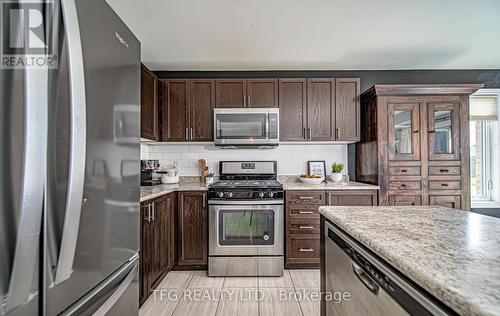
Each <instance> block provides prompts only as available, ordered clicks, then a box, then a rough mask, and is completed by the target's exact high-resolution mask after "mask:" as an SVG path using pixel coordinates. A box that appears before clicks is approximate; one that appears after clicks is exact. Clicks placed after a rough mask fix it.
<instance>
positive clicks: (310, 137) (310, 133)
mask: <svg viewBox="0 0 500 316" xmlns="http://www.w3.org/2000/svg"><path fill="white" fill-rule="evenodd" d="M308 130H309V140H311V139H312V136H311V135H312V132H311V128H310V127H309V128H308Z"/></svg>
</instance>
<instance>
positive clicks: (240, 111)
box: [214, 108, 279, 148]
mask: <svg viewBox="0 0 500 316" xmlns="http://www.w3.org/2000/svg"><path fill="white" fill-rule="evenodd" d="M214 143H215V145H217V146H229V147H261V148H266V147H276V146H278V144H279V109H277V108H224V109H215V110H214Z"/></svg>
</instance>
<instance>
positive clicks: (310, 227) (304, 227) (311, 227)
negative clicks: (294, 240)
mask: <svg viewBox="0 0 500 316" xmlns="http://www.w3.org/2000/svg"><path fill="white" fill-rule="evenodd" d="M299 228H300V229H314V226H299Z"/></svg>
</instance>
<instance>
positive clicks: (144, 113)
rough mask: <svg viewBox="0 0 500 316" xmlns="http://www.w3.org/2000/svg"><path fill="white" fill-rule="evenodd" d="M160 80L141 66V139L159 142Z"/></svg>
mask: <svg viewBox="0 0 500 316" xmlns="http://www.w3.org/2000/svg"><path fill="white" fill-rule="evenodd" d="M158 123H159V118H158V78H156V75H155V74H154V73H152V72H151V71H150V70H149V69H148V68H147V67H146V66H144V65H142V64H141V137H143V138H147V139H151V140H159V139H160V132H159V128H158Z"/></svg>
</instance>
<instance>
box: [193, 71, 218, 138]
mask: <svg viewBox="0 0 500 316" xmlns="http://www.w3.org/2000/svg"><path fill="white" fill-rule="evenodd" d="M214 107H215V80H210V79H194V80H192V81H191V106H190V110H189V117H190V120H189V122H190V124H189V125H190V127H189V129H190V135H189V139H190V140H191V141H211V140H213V110H214Z"/></svg>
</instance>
